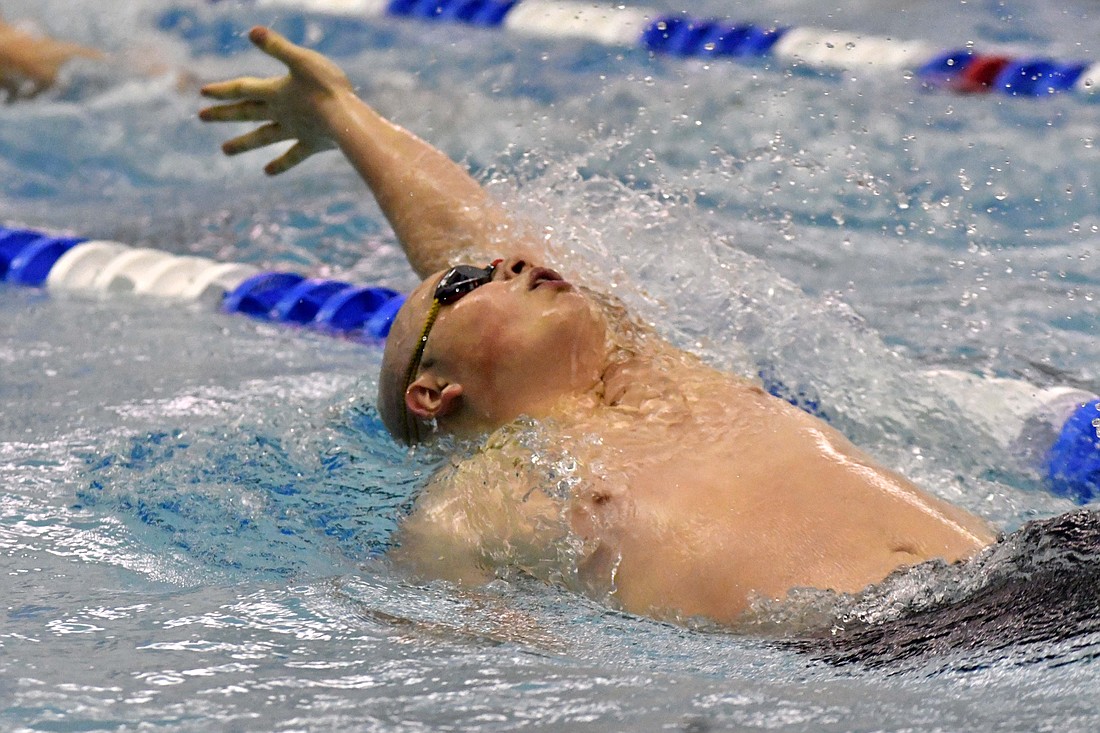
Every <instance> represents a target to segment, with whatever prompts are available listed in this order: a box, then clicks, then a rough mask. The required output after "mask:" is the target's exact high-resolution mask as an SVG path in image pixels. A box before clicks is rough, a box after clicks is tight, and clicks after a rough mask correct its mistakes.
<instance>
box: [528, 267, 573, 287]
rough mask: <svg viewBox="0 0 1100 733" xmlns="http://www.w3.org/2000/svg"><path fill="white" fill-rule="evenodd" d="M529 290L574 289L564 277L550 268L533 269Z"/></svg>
mask: <svg viewBox="0 0 1100 733" xmlns="http://www.w3.org/2000/svg"><path fill="white" fill-rule="evenodd" d="M529 278H530V279H529V280H528V285H527V289H528V290H534V289H535V288H538V287H544V286H545V287H552V288H570V287H572V286H571V285H570V284H569V283H568V282H567V281H566V279H565V278H564V277H562V276H561V275H559V274H558V273H556V272H554V271H553V270H551V269H550V268H549V267H535V268H532V269H531V274H530V276H529Z"/></svg>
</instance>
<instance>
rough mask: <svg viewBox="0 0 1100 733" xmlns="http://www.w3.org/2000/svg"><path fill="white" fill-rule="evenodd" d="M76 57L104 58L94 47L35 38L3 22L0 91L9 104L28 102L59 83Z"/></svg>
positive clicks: (0, 27)
mask: <svg viewBox="0 0 1100 733" xmlns="http://www.w3.org/2000/svg"><path fill="white" fill-rule="evenodd" d="M74 58H88V59H102V58H103V54H102V53H100V52H99V51H97V50H96V49H94V48H88V47H87V46H81V45H79V44H76V43H68V42H66V41H58V40H56V39H53V38H49V37H48V36H34V35H31V34H29V33H26V32H24V31H22V30H20V29H18V28H16V27H14V26H12V25H9V24H8V23H5V22H4V21H3V20H0V89H2V90H3V91H4V93H5V94H6V95H7V97H6V98H7V101H9V102H14V101H16V100H19V99H29V98H31V97H34V96H35V95H37V94H39V93H41V92H43V91H45V90H46V89H49V88H50V87H52V86H53V85H54V83H56V81H57V75H58V73H60V71H61V67H62V66H64V65H65V64H66V63H68V62H69V61H71V60H72V59H74Z"/></svg>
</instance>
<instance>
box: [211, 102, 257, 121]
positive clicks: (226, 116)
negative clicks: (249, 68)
mask: <svg viewBox="0 0 1100 733" xmlns="http://www.w3.org/2000/svg"><path fill="white" fill-rule="evenodd" d="M199 119H200V120H202V121H203V122H263V121H264V120H270V119H271V110H270V109H269V108H268V105H267V102H264V101H263V100H260V99H246V100H244V101H243V102H231V103H229V104H217V105H214V106H213V107H207V108H206V109H201V110H199Z"/></svg>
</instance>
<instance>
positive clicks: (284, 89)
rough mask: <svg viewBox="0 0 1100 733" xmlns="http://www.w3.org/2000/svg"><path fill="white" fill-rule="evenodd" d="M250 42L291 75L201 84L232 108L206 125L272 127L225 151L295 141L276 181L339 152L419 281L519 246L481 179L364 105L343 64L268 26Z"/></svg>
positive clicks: (212, 114) (273, 170)
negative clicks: (459, 262) (471, 258)
mask: <svg viewBox="0 0 1100 733" xmlns="http://www.w3.org/2000/svg"><path fill="white" fill-rule="evenodd" d="M249 38H250V39H251V41H252V42H253V43H254V44H255V45H256V46H257V47H258V48H259V49H260V50H262V51H263V52H264V53H266V54H268V55H269V56H272V57H273V58H276V59H278V60H279V61H281V62H283V63H284V64H286V66H287V69H288V70H289V72H290V73H289V74H288V75H286V76H282V77H273V78H268V79H258V78H252V77H241V78H238V79H232V80H229V81H223V82H218V83H215V84H208V85H207V86H205V87H203V89H202V94H203V95H204V96H206V97H209V98H211V99H217V100H221V101H224V102H227V103H226V104H221V105H216V106H213V107H208V108H206V109H204V110H202V111H201V112H200V113H199V117H200V118H201V119H203V120H205V121H208V122H240V121H248V122H263V123H266V124H263V125H261V126H260V127H258V128H257V129H255V130H253V131H252V132H249V133H246V134H244V135H241V136H240V137H236V138H233V139H231V140H228V141H227V142H225V143H224V144H223V145H222V150H223V151H225V153H226V154H227V155H236V154H238V153H243V152H246V151H249V150H255V149H257V148H261V147H264V146H267V145H271V144H272V143H277V142H282V141H286V140H295V141H296V142H295V144H294V145H293V146H292V147H291V148H290V149H289V150H287V151H286V152H285V153H283V154H282V155H281V156H279V157H277V158H275V159H274V160H272V161H271V162H270V163H268V164H267V166H266V167H265V168H264V170H265V171H266V172H267V173H268V174H270V175H277V174H279V173H282V172H283V171H286V170H289V169H290V168H293V167H294V166H295V165H297V164H298V163H301V162H302V161H303V160H305V159H306V158H308V157H309V156H311V155H313V154H314V153H317V152H320V151H322V150H327V149H330V148H332V147H338V148H339V149H340V150H341V151H342V152H343V153H344V155H345V156H346V157H347V159H348V160H349V161H350V162H351V164H352V166H354V168H355V170H356V171H358V173H359V175H360V176H361V177H362V178H363V180H364V181H365V182H366V184H367V186H368V187H369V188H370V190H371V193H373V194H374V197H375V199H376V200H377V201H378V204H379V205H380V206H381V207H382V211H383V213H384V214H385V215H386V218H387V219H389V221H390V224H391V225H392V226H393V228H394V231H395V232H396V234H397V237H398V239H399V240H400V241H401V244H402V246H403V247H404V249H405V254H406V255H407V256H408V258H409V262H410V264H411V265H412V267H413V269H414V270H416V272H417V273H418V274H419V275H420V276H421V277H425V276H427V275H428V274H430V273H432V272H435V271H437V270H440V269H443V268H444V267H446V266H447V265H448V264H451V258H452V257H453V256H454V255H455V254H456V253H458V252H461V251H464V250H469V249H471V248H475V249H485V250H487V251H488V250H495V251H509V252H510V251H511V250H512V249H514V248H515V246H516V245H517V244H518V243H517V242H514V241H509V236H510V235H509V231H510V230H509V228H508V219H507V217H506V216H505V214H504V212H503V211H502V210H501V209H500V208H499V207H498V206H497V205H496V204H495V203H494V202H493V201H492V200H491V199H490V197H489V196H488V194H487V193H486V192H485V191H484V190H483V189H482V188H481V186H480V185H478V183H477V181H475V180H474V179H473V178H471V177H470V175H469V174H468V173H467V172H466V171H465V170H464V169H463V168H462V167H460V166H459V165H457V164H456V163H455V162H454V161H452V160H451V159H450V158H448V157H447V156H446V155H444V154H443V153H442V152H440V151H439V150H437V149H435V148H434V147H432V146H431V145H429V144H428V143H426V142H424V141H423V140H421V139H420V138H418V137H416V136H415V135H413V134H412V133H411V132H409V131H407V130H405V129H403V128H401V127H398V126H397V125H395V124H393V123H391V122H389V121H388V120H386V119H384V118H383V117H382V116H381V115H379V114H378V113H377V112H375V111H374V110H373V109H372V108H371V107H370V106H369V105H367V104H366V103H365V102H363V101H362V100H361V99H359V97H357V96H356V94H355V90H354V89H353V88H352V86H351V82H349V81H348V78H347V76H345V75H344V72H343V71H341V70H340V68H339V67H337V66H336V64H334V63H333V62H332V61H330V60H329V59H327V58H325V57H324V56H322V55H321V54H319V53H317V52H315V51H311V50H309V49H305V48H302V47H300V46H296V45H294V44H293V43H291V42H290V41H288V40H287V39H286V38H284V37H283V36H281V35H279V34H278V33H276V32H274V31H272V30H270V29H268V28H262V27H257V28H253V29H252V30H251V31H250V32H249Z"/></svg>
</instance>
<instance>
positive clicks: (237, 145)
mask: <svg viewBox="0 0 1100 733" xmlns="http://www.w3.org/2000/svg"><path fill="white" fill-rule="evenodd" d="M290 137H291V136H290V135H288V134H287V133H286V131H285V130H284V129H283V127H282V125H280V124H278V123H276V122H271V123H269V124H266V125H264V126H263V127H259V128H257V129H255V130H253V131H252V132H246V133H245V134H244V135H241V136H239V137H235V138H233V139H232V140H227V141H225V142H224V143H222V152H223V153H225V154H226V155H238V154H240V153H247V152H248V151H249V150H256V149H257V148H263V147H266V146H268V145H272V144H274V143H281V142H282V141H284V140H289V139H290Z"/></svg>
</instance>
